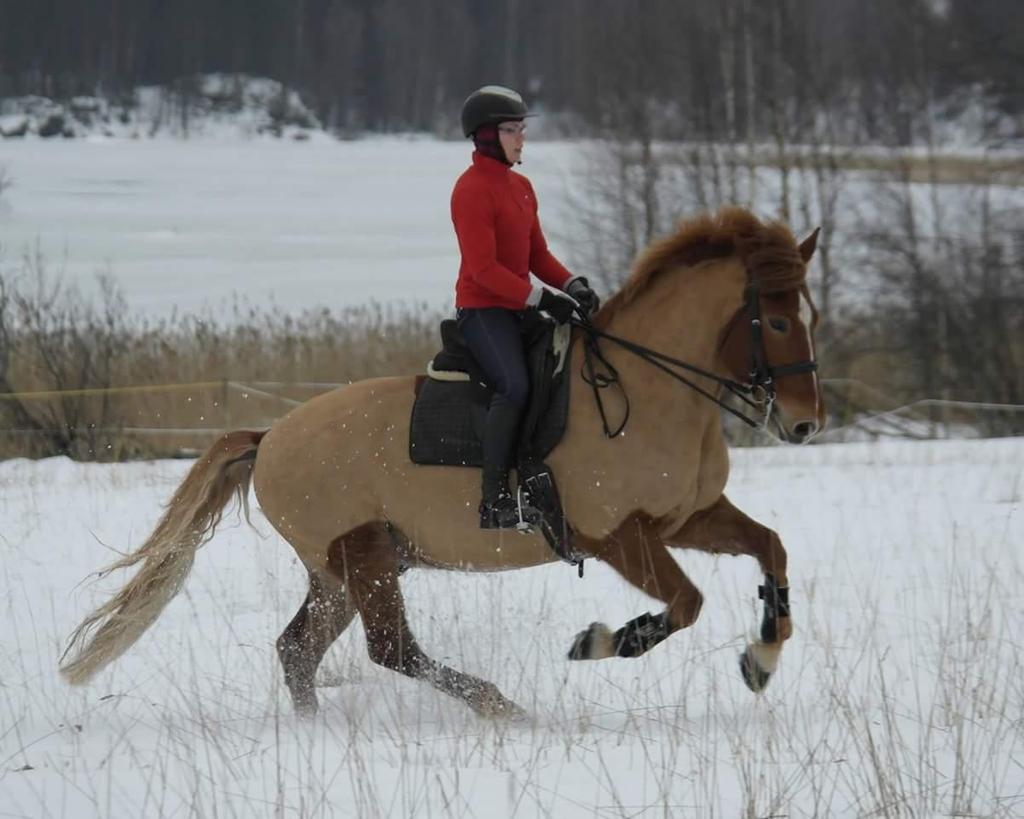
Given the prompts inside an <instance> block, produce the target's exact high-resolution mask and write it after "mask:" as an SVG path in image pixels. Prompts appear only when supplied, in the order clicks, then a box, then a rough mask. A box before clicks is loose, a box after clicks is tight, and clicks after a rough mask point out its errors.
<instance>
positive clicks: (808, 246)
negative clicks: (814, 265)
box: [800, 227, 821, 264]
mask: <svg viewBox="0 0 1024 819" xmlns="http://www.w3.org/2000/svg"><path fill="white" fill-rule="evenodd" d="M819 233H821V228H820V227H816V228H815V229H814V232H813V233H812V234H811V235H810V236H808V237H807V238H806V239H804V240H803V241H802V242H801V243H800V258H801V259H803V260H804V264H807V263H808V262H809V261H810V260H811V256H813V255H814V248H816V247H817V246H818V234H819Z"/></svg>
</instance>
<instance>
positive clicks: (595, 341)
mask: <svg viewBox="0 0 1024 819" xmlns="http://www.w3.org/2000/svg"><path fill="white" fill-rule="evenodd" d="M744 302H745V304H744V307H742V308H740V310H739V311H737V313H736V315H735V316H734V317H733V319H732V320H730V322H729V325H728V329H727V331H726V332H725V334H724V335H725V337H726V338H728V336H729V335H730V334H731V333H732V330H733V325H734V324H735V323H736V322H737V320H738V319H739V318H740V317H741V316H742V314H743V313H744V312H745V313H746V315H747V317H748V320H749V327H750V366H749V369H748V372H747V381H745V382H740V381H735V380H733V379H731V378H723V377H722V376H720V375H716V374H715V373H712V372H709V371H708V370H705V369H702V368H701V367H697V366H694V365H693V364H688V363H687V362H685V361H680V360H679V359H678V358H673V357H672V356H668V355H665V354H664V353H659V352H658V351H657V350H652V349H650V348H649V347H644V346H642V345H640V344H637V343H635V342H632V341H629V340H628V339H624V338H619V337H618V336H613V335H612V334H611V333H606V332H604V331H603V330H599V329H597V327H595V326H594V325H593V323H592V322H591V321H590V318H589V317H588V316H586V315H585V314H583V313H582V312H580V315H581V317H582V318H581V319H573V320H572V324H573V326H574V327H578V328H579V329H580V330H582V331H583V333H584V335H585V338H584V342H583V345H584V346H583V370H582V372H581V373H580V375H581V376H582V378H583V380H584V381H585V382H586V383H587V384H589V385H590V386H591V388H592V389H593V391H594V400H595V401H596V402H597V408H598V411H599V412H600V414H601V423H602V424H603V425H604V432H605V435H607V436H608V437H609V438H615V437H616V436H618V435H619V434H621V433H622V431H623V430H624V429H625V428H626V423H627V422H628V421H629V412H630V406H629V396H627V395H626V392H625V390H623V388H622V384H621V382H620V380H619V372H618V370H616V369H615V367H614V366H612V364H611V362H609V361H608V359H607V358H605V356H604V354H603V353H602V352H601V349H600V345H599V339H605V340H607V341H611V342H613V343H614V344H617V345H618V346H620V347H622V348H623V349H624V350H628V351H629V352H631V353H633V354H634V355H637V356H639V357H640V358H642V359H643V360H644V361H646V362H647V363H648V364H652V365H654V366H655V367H657V368H658V369H659V370H662V371H663V372H665V373H667V374H668V375H670V376H672V378H674V379H675V380H676V381H679V382H680V383H682V384H685V385H686V386H687V387H689V388H690V389H692V390H694V391H695V392H697V393H699V394H700V395H702V396H704V397H705V398H707V399H708V400H709V401H713V402H714V403H715V404H717V405H718V406H719V407H721V408H722V409H724V410H725V411H726V412H728V413H731V414H732V415H735V416H736V417H737V418H739V419H740V420H741V421H743V422H744V423H745V424H747V425H748V426H750V427H753V428H754V429H765V428H766V427H767V426H768V422H769V421H770V420H771V417H772V409H773V407H774V405H775V397H776V392H775V382H776V381H777V380H778V379H779V378H782V377H784V376H787V375H801V374H803V373H812V372H815V371H816V370H817V369H818V364H817V362H816V361H814V360H813V359H807V360H806V361H796V362H793V363H790V364H782V365H780V366H777V367H773V366H772V365H771V364H770V363H769V362H768V355H767V352H766V351H765V347H764V330H763V327H762V324H761V294H760V289H759V288H758V286H757V284H753V283H752V284H749V285H748V286H747V289H746V291H745V293H744ZM595 361H596V362H597V365H595ZM598 367H601V368H603V372H602V371H599V370H598ZM673 367H675V368H679V369H682V370H685V371H686V372H689V373H693V374H694V375H698V376H701V377H702V378H708V379H710V380H711V381H714V382H715V383H716V384H718V386H719V387H721V388H722V389H724V390H726V391H727V392H729V393H730V394H732V395H734V396H736V397H737V398H739V400H740V401H742V402H743V403H744V404H746V405H747V407H749V408H751V409H753V410H755V411H757V412H758V413H760V414H761V419H760V421H758V420H755V419H754V418H751V417H750V416H749V415H747V414H745V413H744V412H743V411H742V410H739V409H736V408H735V407H732V406H729V405H728V404H726V403H725V402H724V401H723V400H722V399H721V398H720V397H719V396H718V395H715V394H714V393H712V392H710V391H709V390H706V389H704V388H703V387H701V386H700V385H698V384H695V383H694V382H693V381H691V380H690V379H689V378H687V377H686V376H685V375H683V374H681V373H679V372H677V371H676V370H675V369H673ZM613 385H618V387H619V391H620V392H621V393H622V397H623V398H624V399H625V401H626V414H625V417H624V418H623V419H622V423H621V424H619V426H618V428H617V429H616V430H614V431H612V429H611V427H610V426H609V425H608V417H607V415H606V413H605V409H604V403H603V401H602V400H601V393H600V391H601V390H603V389H607V388H608V387H611V386H613Z"/></svg>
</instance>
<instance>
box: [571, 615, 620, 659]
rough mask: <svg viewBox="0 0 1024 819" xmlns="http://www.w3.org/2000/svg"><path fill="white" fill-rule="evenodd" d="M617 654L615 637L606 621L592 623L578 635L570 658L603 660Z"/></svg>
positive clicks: (573, 642)
mask: <svg viewBox="0 0 1024 819" xmlns="http://www.w3.org/2000/svg"><path fill="white" fill-rule="evenodd" d="M614 654H615V639H614V635H613V634H612V632H611V630H609V628H608V626H606V625H605V624H604V623H591V624H590V625H589V626H588V627H587V628H586V629H585V630H583V631H581V632H580V633H579V634H577V635H576V638H575V639H574V640H573V641H572V648H570V649H569V655H568V656H569V659H570V660H603V659H604V658H605V657H611V656H613V655H614Z"/></svg>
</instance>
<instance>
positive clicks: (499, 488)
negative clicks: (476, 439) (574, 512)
mask: <svg viewBox="0 0 1024 819" xmlns="http://www.w3.org/2000/svg"><path fill="white" fill-rule="evenodd" d="M520 415H521V410H520V409H519V408H518V407H516V406H513V405H512V404H509V403H507V402H506V401H505V400H504V399H503V397H502V396H500V395H496V396H494V398H492V399H491V405H490V407H489V408H488V410H487V429H486V431H485V432H484V440H483V450H484V459H483V490H482V496H483V499H482V500H481V502H480V528H481V529H518V530H520V531H530V530H531V528H532V527H533V526H534V525H536V524H537V523H539V522H540V520H541V513H540V512H539V510H537V509H535V508H534V507H532V506H529V505H524V504H521V503H520V502H519V500H518V499H517V498H516V497H515V496H514V495H513V494H512V492H511V491H510V490H509V487H508V469H509V463H510V462H511V459H512V453H513V451H514V449H515V444H516V433H517V432H518V431H519V418H520Z"/></svg>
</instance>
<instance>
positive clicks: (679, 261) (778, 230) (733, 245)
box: [600, 207, 807, 323]
mask: <svg viewBox="0 0 1024 819" xmlns="http://www.w3.org/2000/svg"><path fill="white" fill-rule="evenodd" d="M732 256H737V257H739V258H740V259H741V260H742V262H743V265H744V267H745V268H746V271H747V280H748V281H749V282H751V283H756V284H758V285H759V286H760V288H761V292H762V293H764V294H770V293H783V292H788V291H790V290H795V289H798V288H800V287H802V286H803V285H804V280H805V278H806V275H807V268H806V266H805V265H804V261H803V259H802V258H801V256H800V248H799V245H798V244H797V241H796V239H795V238H794V237H793V234H792V233H790V231H789V228H787V227H786V226H785V225H784V224H782V223H781V222H768V223H767V224H766V223H764V222H762V221H761V220H760V219H758V218H757V217H756V216H754V214H752V213H751V212H750V211H749V210H747V209H745V208H738V207H730V208H722V209H721V210H720V211H718V213H715V214H704V215H702V216H698V217H696V218H694V219H689V220H686V221H684V222H681V223H680V225H679V229H678V230H677V231H676V232H675V233H674V234H672V235H671V236H668V237H666V238H664V239H661V240H659V241H657V242H654V243H653V244H652V245H651V246H650V247H648V248H647V249H646V250H645V251H644V252H643V253H641V254H640V256H639V257H638V258H637V260H636V263H635V264H634V265H633V271H632V272H631V273H630V275H629V278H628V279H626V282H625V283H624V284H623V285H622V287H621V288H620V289H619V291H618V292H617V293H615V294H614V295H613V296H612V297H611V298H609V299H608V302H607V304H606V305H605V307H604V309H603V310H601V313H600V317H601V319H602V323H603V322H604V321H606V320H607V319H608V318H610V317H611V316H612V315H614V313H615V312H617V311H618V310H619V309H621V308H622V307H625V306H626V305H628V304H629V303H630V302H632V301H633V300H634V299H635V298H636V297H637V296H638V295H639V294H640V293H642V292H643V291H644V290H646V289H647V288H648V287H649V286H650V284H651V282H652V281H653V280H654V278H655V277H657V276H659V275H661V274H662V273H664V272H667V271H670V270H675V269H677V268H687V267H693V266H694V265H696V264H699V263H700V262H704V261H707V260H708V259H725V258H729V257H732Z"/></svg>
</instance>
